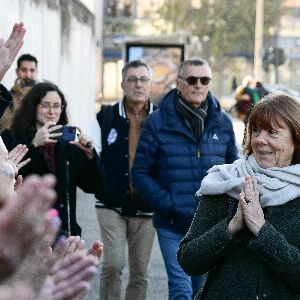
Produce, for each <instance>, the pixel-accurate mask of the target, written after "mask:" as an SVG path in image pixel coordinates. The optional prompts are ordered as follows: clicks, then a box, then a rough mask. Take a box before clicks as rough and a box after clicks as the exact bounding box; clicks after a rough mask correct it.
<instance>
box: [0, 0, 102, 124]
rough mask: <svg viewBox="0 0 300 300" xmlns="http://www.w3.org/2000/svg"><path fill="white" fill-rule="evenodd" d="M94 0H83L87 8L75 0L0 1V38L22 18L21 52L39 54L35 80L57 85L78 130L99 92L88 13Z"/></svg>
mask: <svg viewBox="0 0 300 300" xmlns="http://www.w3.org/2000/svg"><path fill="white" fill-rule="evenodd" d="M98 1H99V0H93V1H91V0H90V1H88V0H85V1H84V2H86V3H85V4H87V5H88V6H89V9H88V8H87V7H86V6H85V5H84V4H83V3H82V2H81V1H79V0H0V2H1V10H0V36H1V37H4V38H7V37H8V35H9V32H10V30H11V28H12V26H13V24H14V23H15V22H19V21H22V22H24V24H25V27H26V30H27V32H26V36H25V43H24V46H23V48H22V49H21V53H20V54H23V53H30V54H32V55H34V56H36V57H37V58H38V60H39V66H38V70H39V73H38V79H41V80H42V79H47V80H51V81H53V82H55V83H56V84H57V85H58V86H59V87H60V88H61V90H62V91H63V93H64V94H65V96H66V99H67V101H68V103H69V115H70V120H71V123H72V124H73V125H77V126H80V127H82V128H83V129H86V128H87V126H88V124H89V122H90V119H91V117H92V116H93V115H94V113H95V98H96V94H97V92H98V91H97V88H96V81H97V76H98V74H96V68H97V64H96V51H97V46H96V33H95V32H96V30H95V29H97V28H96V27H95V14H94V13H92V12H91V11H90V9H92V8H93V7H94V9H95V7H96V3H97V2H98ZM98 7H99V5H98ZM97 13H99V12H97ZM98 31H99V30H98ZM15 69H16V62H15V63H14V64H13V66H12V68H11V69H10V70H9V72H8V73H7V75H6V76H5V78H4V80H3V83H4V84H5V85H6V86H7V87H9V88H10V87H11V86H12V85H13V82H14V80H15V77H16V76H15ZM96 75H97V76H96Z"/></svg>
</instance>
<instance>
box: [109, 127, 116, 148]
mask: <svg viewBox="0 0 300 300" xmlns="http://www.w3.org/2000/svg"><path fill="white" fill-rule="evenodd" d="M117 137H118V133H117V130H116V129H115V128H112V129H111V130H110V132H109V134H108V136H107V144H108V146H110V145H111V144H113V143H114V142H115V141H116V139H117Z"/></svg>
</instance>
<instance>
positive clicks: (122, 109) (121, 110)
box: [118, 97, 154, 119]
mask: <svg viewBox="0 0 300 300" xmlns="http://www.w3.org/2000/svg"><path fill="white" fill-rule="evenodd" d="M124 100H125V98H124V97H123V98H122V99H121V100H120V101H119V103H118V104H119V116H120V117H122V118H124V119H126V112H125V102H124ZM148 101H149V102H150V106H149V107H150V109H149V115H150V114H152V113H153V110H154V105H153V103H152V102H151V101H150V100H148Z"/></svg>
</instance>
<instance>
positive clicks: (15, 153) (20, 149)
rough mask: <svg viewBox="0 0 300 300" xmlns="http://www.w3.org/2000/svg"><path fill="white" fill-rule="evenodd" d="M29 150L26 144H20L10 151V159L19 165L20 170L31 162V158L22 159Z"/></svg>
mask: <svg viewBox="0 0 300 300" xmlns="http://www.w3.org/2000/svg"><path fill="white" fill-rule="evenodd" d="M27 152H28V148H27V147H26V145H21V144H19V145H17V146H16V147H15V148H14V149H12V150H11V151H10V152H9V153H8V158H9V160H10V161H11V162H12V163H13V164H14V165H15V166H16V167H17V169H18V171H19V170H20V169H21V168H22V167H24V166H25V165H27V164H28V163H29V162H30V158H27V159H26V160H24V161H22V159H23V158H24V156H25V155H26V153H27Z"/></svg>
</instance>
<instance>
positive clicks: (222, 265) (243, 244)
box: [178, 195, 300, 300]
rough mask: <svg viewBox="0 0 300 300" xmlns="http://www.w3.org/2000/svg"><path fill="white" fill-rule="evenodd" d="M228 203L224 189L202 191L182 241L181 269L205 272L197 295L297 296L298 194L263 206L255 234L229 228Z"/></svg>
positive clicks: (299, 296) (299, 278)
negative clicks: (261, 223)
mask: <svg viewBox="0 0 300 300" xmlns="http://www.w3.org/2000/svg"><path fill="white" fill-rule="evenodd" d="M228 206H229V202H228V196H227V195H221V196H204V197H202V199H201V201H200V204H199V206H198V209H197V212H196V215H195V217H194V220H193V223H192V225H191V227H190V229H189V231H188V233H187V235H186V236H185V238H184V239H183V240H182V241H181V244H180V247H179V251H178V261H179V264H180V265H181V267H182V268H183V270H184V271H185V272H186V273H187V274H189V275H201V274H204V273H206V272H208V278H207V281H206V284H205V286H204V289H203V291H202V293H199V294H198V295H197V297H196V299H208V300H214V299H219V300H221V299H230V300H232V299H234V300H236V299H241V300H247V299H252V300H256V299H272V300H273V299H278V300H284V299H300V251H299V248H300V199H299V198H297V199H296V200H293V201H290V202H288V203H286V204H284V205H280V206H272V207H267V208H264V210H263V211H264V215H265V219H266V223H265V225H264V226H263V227H262V229H261V231H260V233H259V235H258V236H257V237H255V236H254V235H253V234H252V233H251V232H250V231H249V230H247V229H244V230H243V231H241V232H240V233H239V234H238V235H236V236H234V237H232V236H231V235H230V234H229V233H228V230H227V226H228V223H229V220H230V217H229V216H228ZM200 294H201V295H200ZM256 296H257V298H256Z"/></svg>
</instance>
